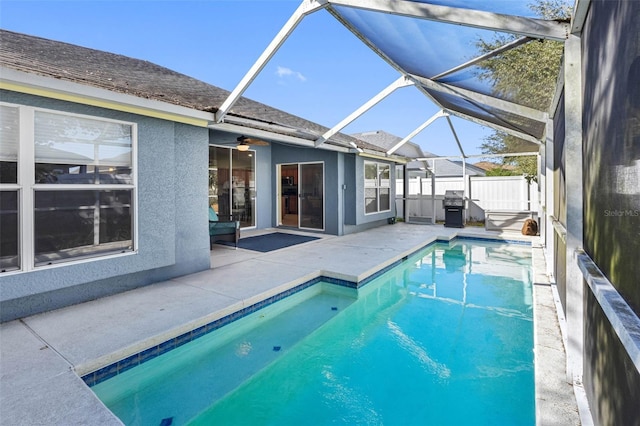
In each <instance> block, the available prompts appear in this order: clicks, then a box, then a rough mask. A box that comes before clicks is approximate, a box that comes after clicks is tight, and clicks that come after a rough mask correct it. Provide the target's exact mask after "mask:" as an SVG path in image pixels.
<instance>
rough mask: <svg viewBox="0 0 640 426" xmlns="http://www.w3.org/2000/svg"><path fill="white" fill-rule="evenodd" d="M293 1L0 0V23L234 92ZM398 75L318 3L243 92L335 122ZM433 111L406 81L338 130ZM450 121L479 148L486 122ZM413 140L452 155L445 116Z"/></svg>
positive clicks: (388, 127) (385, 125) (389, 123)
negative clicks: (318, 7)
mask: <svg viewBox="0 0 640 426" xmlns="http://www.w3.org/2000/svg"><path fill="white" fill-rule="evenodd" d="M299 3H300V1H298V0H279V1H271V0H261V1H248V0H247V1H245V0H208V1H188V0H187V1H169V0H147V1H118V0H116V1H113V0H110V1H106V0H105V1H91V0H84V1H81V0H75V1H54V0H50V1H35V0H33V1H32V0H18V1H12V0H0V27H2V28H3V29H6V30H11V31H17V32H21V33H26V34H30V35H36V36H40V37H45V38H49V39H53V40H58V41H63V42H68V43H73V44H78V45H81V46H85V47H90V48H94V49H100V50H104V51H108V52H113V53H118V54H122V55H126V56H130V57H134V58H138V59H144V60H148V61H151V62H154V63H156V64H159V65H162V66H165V67H167V68H171V69H173V70H175V71H178V72H181V73H184V74H187V75H190V76H192V77H194V78H197V79H200V80H203V81H206V82H207V83H210V84H213V85H215V86H218V87H222V88H224V89H227V90H232V89H233V88H234V87H235V85H236V84H237V83H238V81H239V80H240V79H241V78H242V76H243V75H244V74H245V73H246V72H247V70H248V69H249V68H250V67H251V65H252V64H253V63H254V62H255V60H256V59H257V58H258V56H259V55H260V53H261V52H262V51H263V50H264V48H265V47H266V46H267V45H268V44H269V42H270V41H271V39H272V38H273V37H274V36H275V35H276V34H277V32H278V31H279V30H280V28H281V27H282V25H283V24H284V23H285V22H286V21H287V20H288V18H289V17H290V16H291V14H292V13H293V11H294V10H295V9H296V8H297V6H298V5H299ZM398 77H399V74H398V73H397V71H395V70H394V69H392V68H391V67H390V66H389V65H388V64H387V63H386V62H384V61H383V60H382V59H380V58H379V57H378V56H377V55H376V54H374V53H373V52H372V51H371V50H370V49H369V48H367V47H366V46H365V45H364V44H363V43H362V42H361V41H360V40H358V39H357V38H356V37H355V36H354V35H353V34H352V33H351V32H349V31H348V30H347V29H346V28H344V27H343V26H342V25H341V24H340V23H339V22H338V21H337V20H335V19H334V18H333V17H332V16H331V15H330V14H329V13H328V12H326V11H324V10H321V11H318V12H315V13H314V14H311V15H309V16H307V17H306V18H305V19H304V20H303V21H302V23H301V24H300V25H299V26H298V27H297V28H296V30H295V31H294V32H293V34H292V35H291V36H290V38H289V39H288V40H287V41H286V42H285V44H284V45H283V46H282V47H281V49H280V50H279V51H278V53H277V54H276V55H275V56H274V57H273V59H272V60H271V61H270V62H269V64H268V65H267V66H266V67H265V69H264V70H263V71H262V73H261V74H260V75H259V76H258V78H257V79H256V80H255V81H254V83H253V84H252V85H251V86H250V87H249V89H248V90H247V91H246V92H245V96H247V97H249V98H251V99H255V100H257V101H260V102H263V103H266V104H268V105H271V106H273V107H276V108H280V109H283V110H285V111H287V112H289V113H292V114H295V115H298V116H300V117H304V118H306V119H309V120H311V121H314V122H317V123H319V124H322V125H324V126H327V127H333V125H335V124H337V123H338V122H340V121H341V120H342V119H343V118H344V117H346V116H347V115H349V114H350V113H351V112H352V111H354V110H355V109H357V108H358V107H359V106H360V105H362V104H363V103H364V102H366V101H367V100H368V99H369V98H371V97H372V96H374V95H375V94H377V93H378V92H379V91H380V90H382V89H383V88H385V87H386V86H387V85H388V84H390V83H391V82H393V81H394V80H396V79H397V78H398ZM437 110H438V109H437V107H436V106H435V105H434V104H433V103H431V102H430V101H429V100H428V99H427V98H425V97H424V96H423V95H421V94H420V93H418V91H417V90H416V89H415V88H412V87H406V88H403V89H399V90H398V91H396V92H395V93H394V94H392V95H391V96H390V97H388V98H387V99H385V100H384V101H382V102H381V103H380V104H378V105H377V106H375V107H374V108H373V109H372V110H370V111H369V112H368V113H367V114H365V115H364V116H362V117H361V118H359V119H358V120H356V121H355V122H353V123H352V124H350V125H349V126H348V127H347V128H346V129H344V130H343V132H344V133H356V132H364V131H371V130H385V131H387V132H389V133H392V134H395V135H397V136H400V137H404V136H406V135H407V134H409V133H410V132H411V131H413V130H414V129H415V128H417V127H418V126H419V125H420V124H421V123H423V122H424V121H426V120H427V119H428V118H429V117H430V116H431V115H433V114H434V113H435V112H437ZM452 120H453V122H454V125H455V127H456V131H457V133H458V136H459V138H460V140H461V142H462V145H463V148H464V150H465V152H466V154H467V155H469V154H479V153H480V152H479V150H478V146H479V145H480V144H481V143H482V139H483V137H485V136H486V135H488V134H490V133H491V130H490V129H488V128H485V127H481V126H478V125H476V124H473V123H469V122H466V121H464V120H460V119H457V118H455V117H453V118H452ZM413 141H414V142H416V143H418V144H419V145H420V146H421V147H422V148H423V149H424V150H426V151H430V152H433V153H436V154H439V155H459V151H458V148H457V145H456V143H455V141H454V139H453V136H452V134H451V131H450V129H449V126H448V124H447V122H446V120H444V119H438V120H437V121H436V122H435V123H434V124H432V125H431V126H430V127H429V128H427V129H426V130H425V131H423V132H422V133H420V134H419V135H418V136H416V137H415V138H414V139H413ZM472 162H473V161H472Z"/></svg>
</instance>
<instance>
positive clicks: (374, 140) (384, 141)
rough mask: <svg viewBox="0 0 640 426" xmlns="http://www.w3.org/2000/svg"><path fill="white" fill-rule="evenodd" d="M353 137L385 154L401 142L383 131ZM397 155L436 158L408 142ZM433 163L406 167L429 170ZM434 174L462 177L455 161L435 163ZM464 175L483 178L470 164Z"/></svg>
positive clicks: (413, 162)
mask: <svg viewBox="0 0 640 426" xmlns="http://www.w3.org/2000/svg"><path fill="white" fill-rule="evenodd" d="M352 136H353V137H355V138H358V139H362V140H364V141H366V142H368V143H370V144H372V145H376V146H379V147H380V148H382V149H384V150H385V152H386V151H388V150H389V149H391V148H393V147H394V146H395V145H396V144H397V143H398V142H400V141H402V138H401V137H398V136H395V135H392V134H390V133H387V132H385V131H384V130H376V131H372V132H362V133H355V134H352ZM396 153H397V154H398V155H401V156H403V157H407V158H413V159H416V158H435V159H437V158H438V156H437V155H435V154H433V153H431V152H428V151H423V150H422V148H420V146H419V145H417V144H415V143H413V142H411V141H409V142H407V143H405V144H404V145H402V146H401V147H400V148H399V149H398V151H396ZM432 163H433V161H412V162H410V163H409V164H408V165H407V167H409V168H410V169H411V168H413V169H418V168H422V167H427V168H429V170H431V164H432ZM435 163H436V165H435V174H436V176H440V177H446V176H462V163H460V162H457V161H450V160H446V159H441V160H437V161H435ZM466 174H467V175H470V176H484V170H482V169H480V168H477V167H474V166H472V165H471V164H468V163H467V165H466Z"/></svg>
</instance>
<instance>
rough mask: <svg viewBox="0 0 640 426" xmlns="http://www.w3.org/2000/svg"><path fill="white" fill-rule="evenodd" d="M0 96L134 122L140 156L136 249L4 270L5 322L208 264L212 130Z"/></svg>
mask: <svg viewBox="0 0 640 426" xmlns="http://www.w3.org/2000/svg"><path fill="white" fill-rule="evenodd" d="M0 96H1V99H2V101H3V102H7V103H11V104H20V105H28V106H33V107H38V108H46V109H49V110H56V111H64V112H70V113H76V114H84V115H88V116H93V117H101V118H109V119H117V120H122V121H127V122H132V123H136V124H137V158H138V161H137V176H138V186H137V191H136V192H137V204H136V208H135V214H136V216H137V220H136V221H135V226H137V248H138V249H137V252H135V253H125V254H122V255H112V256H105V257H102V258H101V257H94V258H91V259H86V260H79V261H75V262H67V263H60V264H54V265H51V266H42V267H39V268H36V270H34V271H30V272H8V273H4V274H2V276H1V277H0V319H1V320H2V321H7V320H10V319H14V318H19V317H22V316H25V315H30V314H34V313H37V312H42V311H45V310H51V309H55V308H57V307H61V306H66V305H69V304H73V303H77V302H80V301H86V300H90V299H94V298H97V297H101V296H105V295H109V294H114V293H118V292H122V291H126V290H128V289H131V288H135V287H139V286H143V285H147V284H150V283H153V282H157V281H162V280H166V279H169V278H172V277H175V276H179V275H184V274H188V273H193V272H198V271H202V270H204V269H208V268H209V267H210V257H209V236H208V222H207V220H208V218H207V179H208V176H207V162H206V161H207V158H208V142H209V138H208V131H207V129H206V128H198V127H194V126H190V125H186V124H179V123H174V122H171V121H166V120H161V119H156V118H150V117H143V116H139V115H134V114H129V113H125V112H118V111H114V110H109V109H102V108H97V107H93V106H86V105H79V104H75V103H71V102H65V101H59V100H54V99H49V98H44V97H38V96H32V95H26V94H20V93H16V92H11V91H2V92H0ZM28 191H29V188H25V193H26V194H27V195H28ZM185 206H188V208H185Z"/></svg>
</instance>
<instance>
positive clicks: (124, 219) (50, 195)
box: [34, 190, 132, 265]
mask: <svg viewBox="0 0 640 426" xmlns="http://www.w3.org/2000/svg"><path fill="white" fill-rule="evenodd" d="M131 198H132V191H131V190H118V191H108V190H103V191H84V190H82V191H37V192H36V193H35V212H34V213H35V215H34V225H35V241H34V243H35V258H36V265H39V264H46V263H52V262H55V261H59V260H65V259H70V258H77V257H85V256H89V255H94V254H98V253H104V252H107V251H114V250H119V249H122V250H130V249H132V238H131V236H132V215H131Z"/></svg>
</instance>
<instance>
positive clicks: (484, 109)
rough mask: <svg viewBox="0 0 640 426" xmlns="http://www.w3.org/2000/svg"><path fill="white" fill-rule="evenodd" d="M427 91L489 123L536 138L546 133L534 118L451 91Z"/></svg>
mask: <svg viewBox="0 0 640 426" xmlns="http://www.w3.org/2000/svg"><path fill="white" fill-rule="evenodd" d="M426 91H427V92H428V93H429V95H430V96H431V97H433V98H434V99H435V100H436V102H438V103H439V104H440V105H442V106H443V107H444V108H445V109H449V110H454V111H458V112H460V113H462V114H465V115H468V116H471V117H476V118H479V119H481V120H483V121H486V122H488V123H493V124H496V125H498V126H502V127H506V128H508V129H511V130H515V131H517V132H521V133H526V134H528V135H530V136H533V137H535V138H536V139H540V138H542V136H543V135H544V127H545V125H544V123H542V122H540V121H536V120H532V119H530V118H526V117H523V116H521V115H517V114H514V113H511V112H509V111H505V110H501V109H498V108H492V107H490V106H488V105H484V104H480V103H476V102H471V101H469V100H467V99H465V98H463V97H459V96H455V95H452V94H449V93H444V92H439V91H436V90H431V89H426ZM536 149H537V148H536Z"/></svg>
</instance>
